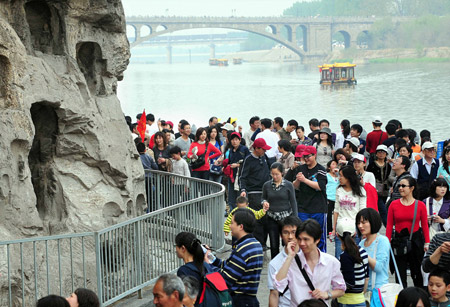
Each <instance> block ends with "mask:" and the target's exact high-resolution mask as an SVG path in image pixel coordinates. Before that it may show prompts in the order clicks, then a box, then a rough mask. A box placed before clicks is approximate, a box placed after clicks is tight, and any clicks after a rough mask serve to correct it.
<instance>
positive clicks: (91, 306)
mask: <svg viewBox="0 0 450 307" xmlns="http://www.w3.org/2000/svg"><path fill="white" fill-rule="evenodd" d="M67 301H68V302H69V304H70V307H99V306H100V302H99V300H98V297H97V294H95V292H94V291H92V290H90V289H86V288H78V289H76V290H75V291H74V292H73V293H72V294H71V295H70V296H69V297H68V298H67Z"/></svg>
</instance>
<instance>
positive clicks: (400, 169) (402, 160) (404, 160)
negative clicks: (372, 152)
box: [386, 156, 411, 209]
mask: <svg viewBox="0 0 450 307" xmlns="http://www.w3.org/2000/svg"><path fill="white" fill-rule="evenodd" d="M410 166H411V161H410V160H409V158H408V157H405V156H399V157H397V158H396V159H395V160H394V164H392V170H393V171H394V173H395V180H394V183H393V184H392V188H391V191H390V194H389V198H388V200H387V201H386V209H388V208H389V205H390V204H391V203H392V202H393V201H394V200H396V199H399V198H400V197H401V196H400V192H399V191H398V185H399V183H400V181H402V179H404V178H405V177H408V176H411V174H410V173H409V172H408V171H407V170H408V169H409V167H410Z"/></svg>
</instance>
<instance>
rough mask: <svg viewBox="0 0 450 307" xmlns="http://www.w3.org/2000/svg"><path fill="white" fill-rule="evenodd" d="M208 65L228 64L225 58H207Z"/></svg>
mask: <svg viewBox="0 0 450 307" xmlns="http://www.w3.org/2000/svg"><path fill="white" fill-rule="evenodd" d="M209 65H211V66H228V60H227V59H209Z"/></svg>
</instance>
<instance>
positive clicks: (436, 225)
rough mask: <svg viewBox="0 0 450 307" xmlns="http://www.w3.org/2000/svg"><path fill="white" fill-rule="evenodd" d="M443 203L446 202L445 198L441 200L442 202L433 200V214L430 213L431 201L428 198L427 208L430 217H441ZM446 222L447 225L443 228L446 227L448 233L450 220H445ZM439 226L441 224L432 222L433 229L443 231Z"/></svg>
mask: <svg viewBox="0 0 450 307" xmlns="http://www.w3.org/2000/svg"><path fill="white" fill-rule="evenodd" d="M443 202H444V199H443V198H441V200H439V201H437V200H436V199H433V205H432V208H431V210H433V212H429V211H430V207H429V203H430V199H429V198H427V200H426V204H425V206H426V207H427V212H428V215H439V211H440V210H441V207H442V203H443ZM444 220H445V223H444V225H442V226H443V227H444V231H446V232H447V231H448V230H449V229H450V220H449V219H444ZM439 224H440V223H437V222H431V227H433V228H434V230H436V231H441V229H440V227H439Z"/></svg>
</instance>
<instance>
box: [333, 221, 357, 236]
mask: <svg viewBox="0 0 450 307" xmlns="http://www.w3.org/2000/svg"><path fill="white" fill-rule="evenodd" d="M345 232H348V233H350V235H351V236H353V235H355V233H356V226H355V220H353V219H349V218H346V217H343V218H339V219H338V221H337V225H336V233H337V234H338V235H339V236H340V237H343V236H344V233H345Z"/></svg>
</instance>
